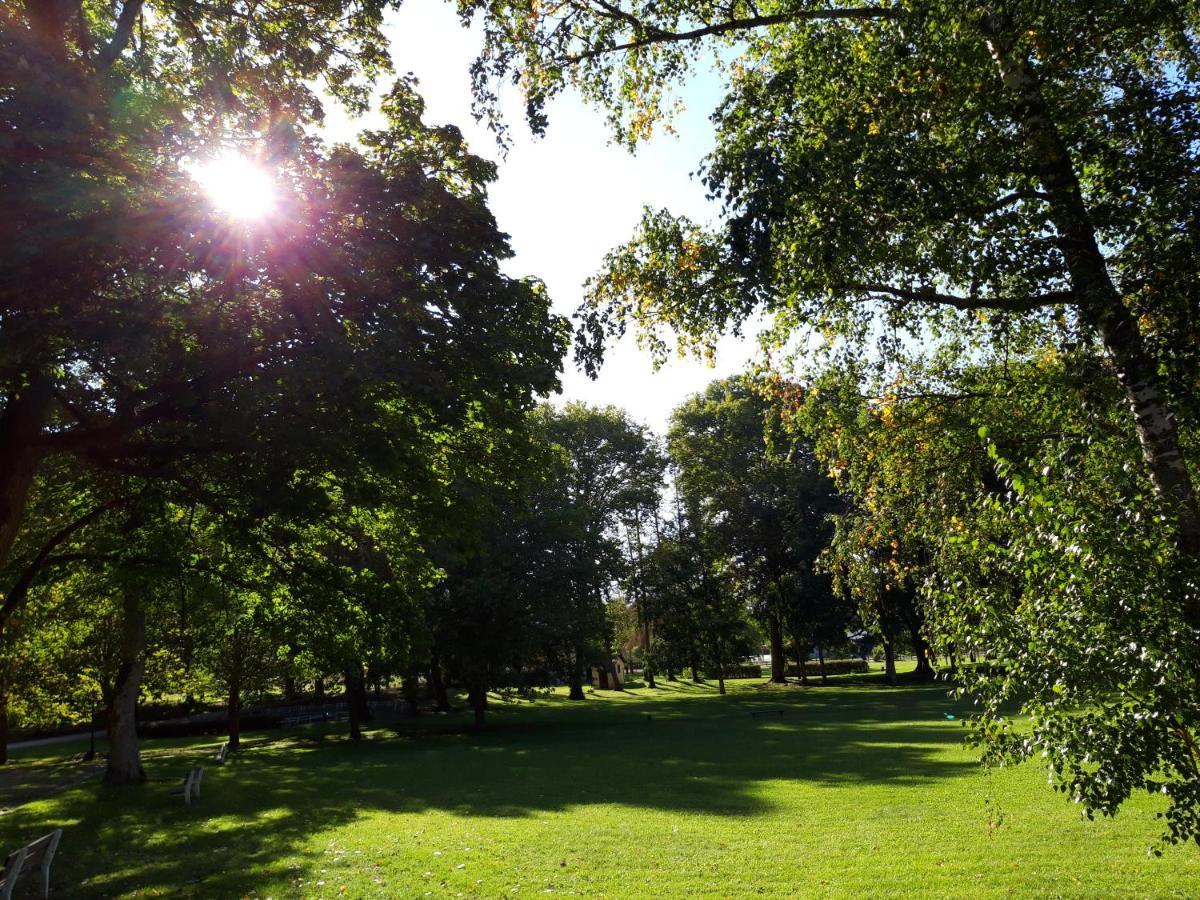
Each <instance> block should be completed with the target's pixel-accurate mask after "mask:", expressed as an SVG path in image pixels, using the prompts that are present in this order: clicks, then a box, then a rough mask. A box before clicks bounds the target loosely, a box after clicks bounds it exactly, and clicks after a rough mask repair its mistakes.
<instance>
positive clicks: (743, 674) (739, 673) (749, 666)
mask: <svg viewBox="0 0 1200 900" xmlns="http://www.w3.org/2000/svg"><path fill="white" fill-rule="evenodd" d="M762 673H763V670H762V666H759V665H755V664H754V663H739V664H738V665H735V666H726V667H725V677H726V678H762ZM701 677H702V678H706V679H708V680H709V681H713V680H716V677H717V673H716V672H713V671H706V672H703V673H701Z"/></svg>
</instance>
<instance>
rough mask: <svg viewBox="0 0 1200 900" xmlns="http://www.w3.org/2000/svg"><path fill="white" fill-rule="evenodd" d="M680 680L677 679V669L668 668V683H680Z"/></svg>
mask: <svg viewBox="0 0 1200 900" xmlns="http://www.w3.org/2000/svg"><path fill="white" fill-rule="evenodd" d="M678 680H679V679H678V678H676V677H675V667H674V666H667V681H678Z"/></svg>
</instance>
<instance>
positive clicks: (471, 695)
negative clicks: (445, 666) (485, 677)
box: [467, 677, 487, 729]
mask: <svg viewBox="0 0 1200 900" xmlns="http://www.w3.org/2000/svg"><path fill="white" fill-rule="evenodd" d="M467 699H468V700H469V701H470V703H471V712H472V714H473V719H474V724H475V728H477V729H479V728H483V725H484V721H485V719H486V718H487V685H486V684H484V683H483V682H482V681H481V680H480V679H479V678H477V677H473V678H472V679H471V686H470V687H469V688H468V689H467Z"/></svg>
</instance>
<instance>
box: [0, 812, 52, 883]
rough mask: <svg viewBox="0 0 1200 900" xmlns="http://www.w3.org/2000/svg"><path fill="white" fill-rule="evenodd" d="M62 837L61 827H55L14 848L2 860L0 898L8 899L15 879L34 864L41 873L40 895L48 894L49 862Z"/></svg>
mask: <svg viewBox="0 0 1200 900" xmlns="http://www.w3.org/2000/svg"><path fill="white" fill-rule="evenodd" d="M61 839H62V829H61V828H56V829H54V830H53V831H52V832H50V833H49V834H48V835H46V836H45V837H40V838H38V839H37V840H36V841H34V842H33V843H32V844H29V845H28V846H25V847H22V848H20V849H19V850H14V851H13V852H12V853H10V854H8V859H6V860H5V861H4V875H3V876H2V878H3V880H0V900H10V898H11V897H12V892H13V888H14V887H16V886H17V879H18V878H20V877H21V873H22V872H23V871H24V870H26V869H31V868H33V867H34V866H37V867H38V870H39V871H40V872H41V875H42V896H43V897H49V896H50V864H51V863H52V862H54V853H55V851H57V850H58V842H59V841H60V840H61Z"/></svg>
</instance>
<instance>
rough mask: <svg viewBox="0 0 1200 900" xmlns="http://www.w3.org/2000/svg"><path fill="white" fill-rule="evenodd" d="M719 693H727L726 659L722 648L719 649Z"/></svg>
mask: <svg viewBox="0 0 1200 900" xmlns="http://www.w3.org/2000/svg"><path fill="white" fill-rule="evenodd" d="M717 693H718V694H722V695H724V693H725V659H724V656H723V654H722V653H721V651H720V650H718V651H717Z"/></svg>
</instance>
